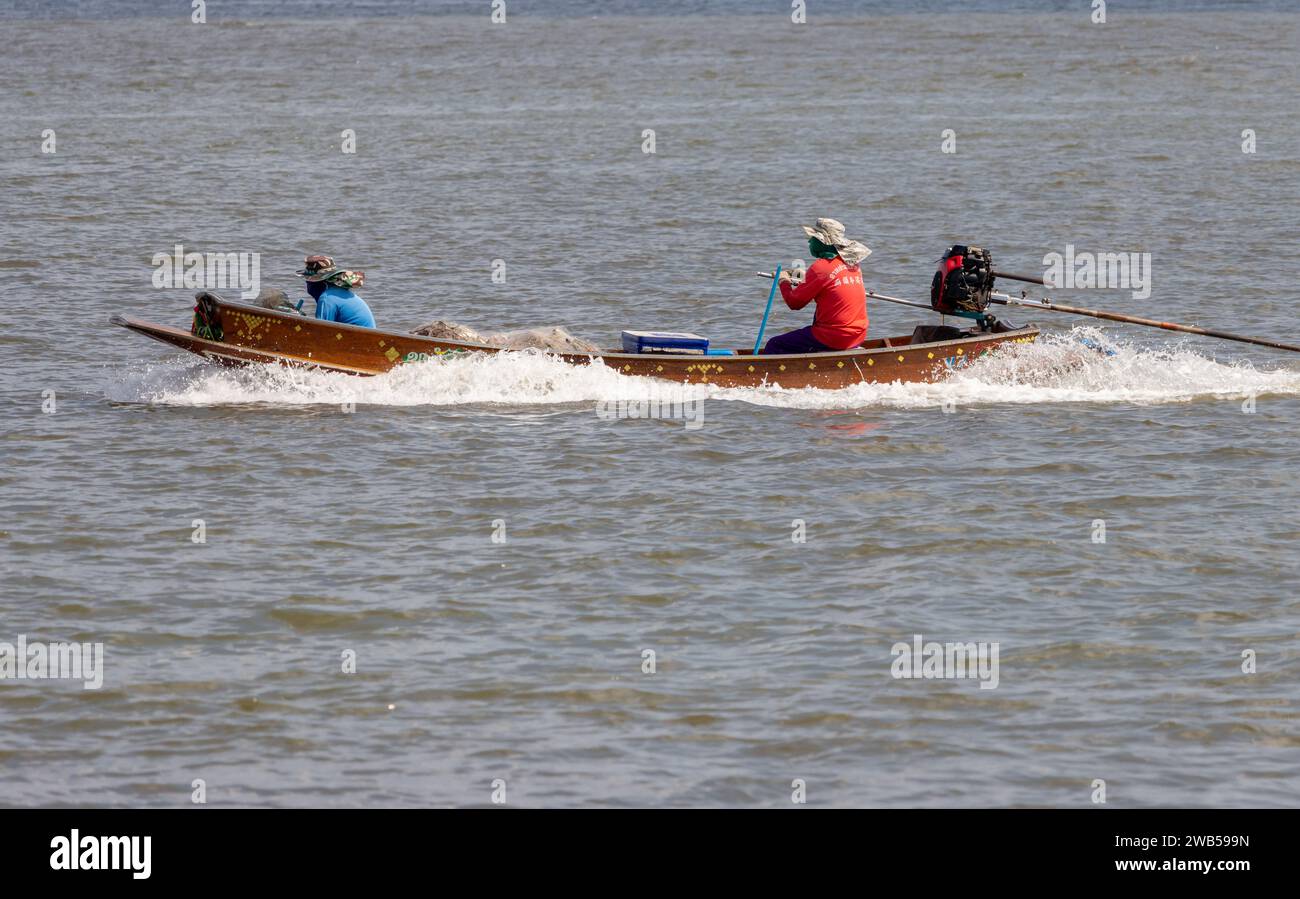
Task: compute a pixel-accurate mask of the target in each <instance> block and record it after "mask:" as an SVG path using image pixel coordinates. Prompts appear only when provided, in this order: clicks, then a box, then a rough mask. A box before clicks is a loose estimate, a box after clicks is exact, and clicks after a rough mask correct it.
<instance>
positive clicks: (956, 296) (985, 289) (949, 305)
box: [930, 244, 993, 320]
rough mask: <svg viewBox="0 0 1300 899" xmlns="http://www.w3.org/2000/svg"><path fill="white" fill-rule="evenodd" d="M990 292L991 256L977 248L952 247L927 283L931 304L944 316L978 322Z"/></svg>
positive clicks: (991, 290) (986, 306)
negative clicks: (954, 316)
mask: <svg viewBox="0 0 1300 899" xmlns="http://www.w3.org/2000/svg"><path fill="white" fill-rule="evenodd" d="M992 293H993V256H992V255H991V254H990V253H989V251H988V250H985V249H981V248H980V247H968V246H965V245H964V244H954V245H952V246H951V247H949V248H948V252H946V253H944V254H943V258H942V259H940V260H939V270H938V271H937V272H935V273H934V280H933V281H931V282H930V305H931V307H933V308H934V310H935V311H936V312H939V313H941V314H943V315H960V316H962V317H963V318H974V319H976V320H980V319H981V315H982V313H983V312H984V310H985V309H987V308H988V305H989V298H990V297H991V295H992Z"/></svg>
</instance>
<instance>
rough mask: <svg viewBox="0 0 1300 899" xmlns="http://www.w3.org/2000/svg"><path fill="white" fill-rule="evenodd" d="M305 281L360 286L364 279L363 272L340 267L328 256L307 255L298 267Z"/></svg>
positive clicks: (364, 274)
mask: <svg viewBox="0 0 1300 899" xmlns="http://www.w3.org/2000/svg"><path fill="white" fill-rule="evenodd" d="M298 274H300V275H302V277H303V279H304V280H306V281H311V282H315V281H328V282H329V283H330V284H333V285H335V286H337V287H346V288H353V287H360V286H361V285H362V284H364V283H365V281H366V273H365V272H354V271H350V270H348V269H345V268H340V267H339V266H337V265H335V264H334V260H333V259H332V258H330V257H329V256H308V257H307V258H306V259H304V260H303V267H302V268H300V269H298Z"/></svg>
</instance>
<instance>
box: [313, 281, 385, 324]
mask: <svg viewBox="0 0 1300 899" xmlns="http://www.w3.org/2000/svg"><path fill="white" fill-rule="evenodd" d="M316 317H317V318H319V319H321V320H323V321H327V322H342V323H343V324H345V325H360V326H361V327H363V328H373V327H375V316H374V314H373V313H372V312H371V311H370V307H369V306H367V305H366V301H365V300H363V299H361V297H359V296H357V295H356V294H355V293H353V292H352V291H350V290H344V289H343V288H342V287H335V286H334V285H332V284H331V285H330V286H329V287H326V288H325V292H324V293H322V294H321V295H320V299H319V300H317V301H316Z"/></svg>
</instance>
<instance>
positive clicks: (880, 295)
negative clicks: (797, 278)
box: [754, 268, 938, 315]
mask: <svg viewBox="0 0 1300 899" xmlns="http://www.w3.org/2000/svg"><path fill="white" fill-rule="evenodd" d="M780 273H781V269H780V268H777V270H776V274H777V275H779V274H780ZM754 274H756V275H758V276H759V277H760V278H772V279H773V281H772V283H773V284H775V283H776V280H775V279H776V275H774V274H772V273H771V272H755V273H754ZM867 299H869V300H884V301H885V302H887V303H897V304H898V305H900V306H913V307H915V308H917V309H924V310H925V311H926V312H933V313H935V314H936V315H937V314H938V310H937V309H934V308H932V307H931V306H929V305H927V304H925V303H913V302H912V301H911V300H900V299H899V298H898V297H890V296H885V295H884V294H883V293H876V292H875V291H874V290H868V291H867Z"/></svg>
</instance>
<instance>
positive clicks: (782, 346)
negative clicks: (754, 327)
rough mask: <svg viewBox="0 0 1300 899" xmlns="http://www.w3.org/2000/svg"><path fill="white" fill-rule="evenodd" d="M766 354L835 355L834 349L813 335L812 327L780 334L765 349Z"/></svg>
mask: <svg viewBox="0 0 1300 899" xmlns="http://www.w3.org/2000/svg"><path fill="white" fill-rule="evenodd" d="M763 352H764V353H772V354H776V353H833V352H835V351H834V350H833V349H831V348H830V347H828V346H827V345H826V344H824V343H822V342H821V341H820V340H818V339H817V338H816V337H813V335H812V325H809V326H808V327H806V328H800V329H799V330H798V331H787V332H786V333H784V334H778V335H776V336H775V337H773V338H772V339H771V340H769V341H768V342H767V344H766V345H765V346H764V347H763Z"/></svg>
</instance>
